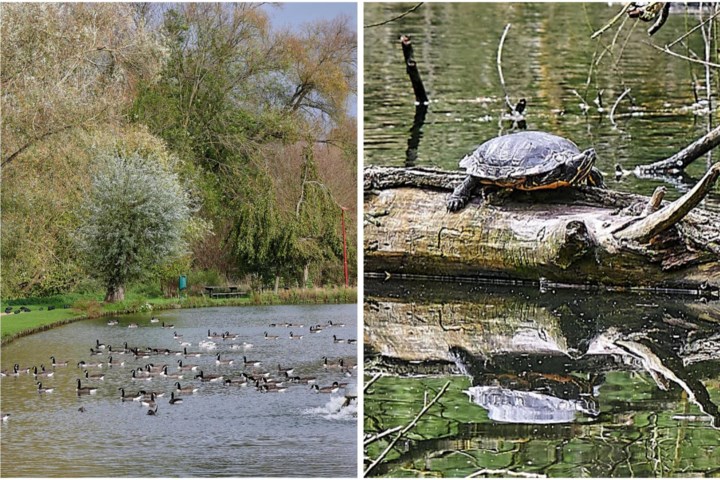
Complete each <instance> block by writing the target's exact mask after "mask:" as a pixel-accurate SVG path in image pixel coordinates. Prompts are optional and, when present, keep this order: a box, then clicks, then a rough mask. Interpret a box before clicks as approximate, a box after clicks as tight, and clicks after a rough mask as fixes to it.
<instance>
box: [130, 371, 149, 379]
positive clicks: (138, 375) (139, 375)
mask: <svg viewBox="0 0 720 480" xmlns="http://www.w3.org/2000/svg"><path fill="white" fill-rule="evenodd" d="M130 373H131V374H132V377H131V379H132V380H147V381H150V380H152V379H153V377H152V376H150V374H149V373H148V372H146V371H145V370H135V369H132V370H130Z"/></svg>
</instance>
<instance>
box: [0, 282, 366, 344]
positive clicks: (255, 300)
mask: <svg viewBox="0 0 720 480" xmlns="http://www.w3.org/2000/svg"><path fill="white" fill-rule="evenodd" d="M339 290H340V289H337V290H334V289H321V290H313V291H308V292H305V295H303V297H304V298H294V299H295V301H289V300H291V299H292V298H283V297H285V296H286V295H287V296H292V295H294V294H297V293H302V290H297V291H291V292H290V293H289V294H286V295H275V294H271V296H269V295H267V294H250V295H249V296H247V297H237V298H224V299H211V298H208V297H204V296H203V297H186V298H184V299H179V302H180V303H152V301H147V302H144V303H141V304H140V305H139V306H138V308H133V309H125V310H122V311H103V312H100V313H98V314H95V315H88V314H84V313H79V316H76V317H72V318H65V319H62V320H57V321H54V322H51V323H46V324H43V325H38V326H36V327H31V328H27V329H24V330H21V331H19V332H15V333H12V334H8V335H5V336H3V337H2V339H0V346H5V345H8V344H10V343H12V342H14V341H15V340H17V339H19V338H22V337H27V336H29V335H33V334H35V333H40V332H45V331H47V330H50V329H53V328H56V327H61V326H63V325H68V324H70V323H74V322H79V321H81V320H89V319H93V318H102V317H111V316H115V315H129V314H132V313H138V312H141V311H143V309H144V308H145V306H146V305H150V306H151V307H152V308H151V309H148V310H144V311H153V312H154V311H163V310H179V309H183V308H188V309H190V308H207V307H251V306H260V305H332V304H338V305H339V304H352V303H357V287H352V288H347V289H342V290H346V291H345V292H343V293H344V295H343V296H342V297H346V298H341V297H340V296H338V295H332V294H331V295H328V293H331V292H334V293H337V291H339ZM338 300H341V301H338ZM351 300H354V301H351ZM2 317H3V320H6V319H7V318H8V317H10V318H12V316H11V315H3V316H2Z"/></svg>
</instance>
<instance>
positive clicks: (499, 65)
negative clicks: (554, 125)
mask: <svg viewBox="0 0 720 480" xmlns="http://www.w3.org/2000/svg"><path fill="white" fill-rule="evenodd" d="M510 25H511V24H510V23H508V24H507V25H505V30H503V34H502V37H500V44H499V45H498V51H497V69H498V75H499V76H500V86H501V87H502V89H503V93H505V103H507V106H508V107H509V108H510V109H511V110H512V108H513V105H512V104H511V103H510V98H509V97H508V93H507V88H505V77H503V72H502V50H503V44H504V43H505V37H506V36H507V33H508V30H510Z"/></svg>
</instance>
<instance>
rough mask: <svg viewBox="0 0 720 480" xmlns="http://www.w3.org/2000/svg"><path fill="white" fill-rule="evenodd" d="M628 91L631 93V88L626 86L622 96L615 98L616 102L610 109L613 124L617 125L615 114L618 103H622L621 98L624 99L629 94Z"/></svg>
mask: <svg viewBox="0 0 720 480" xmlns="http://www.w3.org/2000/svg"><path fill="white" fill-rule="evenodd" d="M628 93H630V89H629V88H626V89H625V91H624V92H623V93H621V94H620V96H619V97H618V98H617V100H615V103H614V104H613V106H612V110H610V123H612V124H613V126H616V125H617V124H616V123H615V119H614V118H613V117H614V116H615V109H616V108H617V106H618V104H619V103H620V100H622V99H623V98H624V97H625V95H627V94H628Z"/></svg>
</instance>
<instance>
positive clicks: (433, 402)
mask: <svg viewBox="0 0 720 480" xmlns="http://www.w3.org/2000/svg"><path fill="white" fill-rule="evenodd" d="M449 386H450V382H449V381H448V382H447V383H445V385H443V387H442V388H441V389H440V391H439V392H438V394H437V395H435V398H433V399H432V400H431V401H430V403H428V404H427V405H425V406H424V407H423V409H422V410H420V413H418V414H417V415H416V416H415V418H414V419H413V421H412V422H410V423H408V424H407V426H406V427H405V428H403V429H402V430H401V431H400V432H399V433H398V434H397V436H396V437H395V438H393V439H392V441H391V442H390V443H389V444H388V446H387V447H386V448H385V450H383V452H382V453H381V454H380V456H379V457H377V458H376V459H375V461H373V462H372V463H371V464H370V466H369V467H368V468H367V469H366V470H365V473H364V474H363V476H364V477H367V476H368V473H370V470H372V469H373V468H375V467H376V466H377V465H378V464H379V463H380V462H381V461H382V460H383V458H385V456H386V455H387V454H388V452H390V450H392V449H393V447H394V446H395V444H396V443H397V442H398V440H400V438H401V437H402V436H403V435H405V434H406V433H407V432H408V431H410V430H411V429H412V428H413V427H415V425H417V423H418V421H419V420H420V418H421V417H422V416H423V415H425V412H427V411H428V410H430V407H432V406H433V405H434V404H435V402H437V401H438V400H439V399H440V397H441V396H442V395H443V394H444V393H445V390H447V389H448V387H449Z"/></svg>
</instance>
